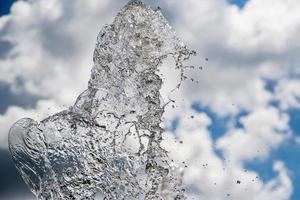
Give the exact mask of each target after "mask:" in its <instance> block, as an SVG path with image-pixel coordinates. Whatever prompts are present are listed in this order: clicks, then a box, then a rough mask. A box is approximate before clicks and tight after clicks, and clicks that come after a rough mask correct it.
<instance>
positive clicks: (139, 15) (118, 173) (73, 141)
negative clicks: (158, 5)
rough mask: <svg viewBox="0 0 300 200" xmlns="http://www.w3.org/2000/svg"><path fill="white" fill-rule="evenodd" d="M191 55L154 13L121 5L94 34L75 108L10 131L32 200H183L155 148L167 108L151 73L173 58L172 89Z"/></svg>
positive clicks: (177, 173) (173, 172) (176, 175)
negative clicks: (91, 54)
mask: <svg viewBox="0 0 300 200" xmlns="http://www.w3.org/2000/svg"><path fill="white" fill-rule="evenodd" d="M193 54H195V52H193V51H191V50H189V49H188V48H187V47H186V46H185V45H184V44H183V43H182V42H181V41H180V39H179V38H178V37H177V36H176V34H175V32H174V30H173V29H172V28H171V27H170V25H169V24H168V22H167V21H166V19H165V18H164V17H163V15H162V13H161V12H160V11H159V10H157V11H155V10H153V9H152V8H150V7H149V6H148V5H145V4H144V3H142V2H141V1H131V2H129V3H128V4H127V5H126V6H125V7H124V8H123V9H122V10H121V11H120V12H119V13H118V14H117V16H116V18H115V20H114V22H113V23H112V24H110V25H107V26H105V27H104V28H103V29H102V30H101V32H100V33H99V35H98V38H97V43H96V48H95V52H94V58H93V59H94V66H93V69H92V74H91V79H90V81H89V86H88V89H87V90H85V91H84V92H83V93H82V94H80V96H79V97H78V98H77V100H76V102H75V104H74V105H73V106H72V107H71V108H70V109H68V110H64V111H62V112H60V113H57V114H55V115H53V116H51V117H48V118H47V119H44V120H43V121H41V122H36V121H34V120H32V119H29V118H26V119H21V120H19V121H18V122H16V123H15V124H14V125H13V126H12V128H11V130H10V133H9V147H10V152H11V154H12V156H13V159H14V161H15V164H16V166H17V168H18V170H19V172H20V174H21V175H22V177H23V179H24V181H25V182H26V183H27V185H28V186H29V188H30V189H31V191H32V192H33V193H34V194H35V195H36V197H37V199H41V200H44V199H53V200H58V199H64V200H65V199H66V200H69V199H70V200H75V199H86V200H88V199H101V198H102V197H103V198H104V199H118V200H120V199H126V200H130V199H147V200H154V199H155V200H156V199H178V200H179V199H185V195H184V188H183V186H182V180H181V177H182V171H181V169H180V168H178V167H175V165H174V164H173V163H172V161H171V159H170V158H169V156H168V152H167V151H166V150H165V149H164V148H163V147H162V146H161V142H162V133H163V131H164V129H163V128H162V115H163V113H164V108H165V106H166V105H167V104H168V103H169V102H162V100H161V94H160V89H161V87H162V82H163V81H162V78H161V77H160V76H159V75H158V70H159V67H160V66H161V64H162V63H163V61H164V60H165V59H166V58H167V57H168V58H170V57H171V58H172V59H174V61H175V63H176V64H175V65H174V67H173V69H174V70H178V71H179V72H180V74H181V81H180V82H179V83H178V85H174V88H178V87H179V86H180V84H181V82H182V81H183V80H185V79H186V76H185V67H184V66H183V64H182V63H183V61H184V60H187V59H188V58H189V57H190V56H191V55H193ZM170 92H171V91H170ZM170 101H172V100H170Z"/></svg>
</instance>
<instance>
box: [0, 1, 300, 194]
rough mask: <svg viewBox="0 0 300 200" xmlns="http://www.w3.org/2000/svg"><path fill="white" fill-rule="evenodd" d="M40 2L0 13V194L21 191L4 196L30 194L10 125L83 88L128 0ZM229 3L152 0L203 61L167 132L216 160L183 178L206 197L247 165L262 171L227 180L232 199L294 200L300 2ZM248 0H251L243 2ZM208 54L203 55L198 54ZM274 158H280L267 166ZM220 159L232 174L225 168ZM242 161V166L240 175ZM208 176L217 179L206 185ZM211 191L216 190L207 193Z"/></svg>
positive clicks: (298, 156)
mask: <svg viewBox="0 0 300 200" xmlns="http://www.w3.org/2000/svg"><path fill="white" fill-rule="evenodd" d="M41 1H43V3H41V4H37V3H32V4H27V3H24V2H18V3H17V5H16V7H15V10H14V11H15V12H14V15H13V17H12V18H10V19H9V20H8V22H3V21H1V20H0V102H1V103H0V127H1V130H2V131H3V132H1V133H0V166H1V171H0V177H4V180H5V181H3V180H2V181H1V180H0V199H3V198H5V199H12V200H19V199H22V197H20V196H18V197H11V196H10V195H12V193H15V194H19V193H20V194H22V195H25V196H26V195H28V190H27V189H26V187H25V185H24V183H23V182H22V181H21V179H20V177H19V176H18V175H17V172H16V170H15V168H14V167H13V164H12V162H11V159H10V157H9V154H8V151H7V142H6V141H7V131H8V129H9V127H10V125H11V124H12V123H13V122H15V121H16V120H17V119H19V118H21V117H26V116H28V117H32V118H35V117H36V118H37V119H40V118H38V117H40V116H46V115H47V114H48V113H49V112H50V113H52V114H53V113H55V112H56V111H59V110H61V107H62V105H67V106H68V105H72V103H73V101H74V99H75V98H76V97H77V96H78V94H79V93H80V92H81V91H83V90H84V89H85V88H86V85H87V81H88V78H89V73H90V72H89V71H90V68H91V67H90V66H92V63H91V60H92V51H93V48H94V43H95V38H96V35H97V34H98V32H99V30H100V28H101V27H102V26H103V25H104V24H107V23H110V22H111V20H112V19H113V17H114V15H115V14H116V12H117V11H118V10H119V9H120V8H121V7H122V6H123V5H124V2H125V1H109V0H103V1H99V2H95V1H92V0H86V1H85V3H84V4H83V3H82V1H81V0H66V2H65V4H64V3H62V1H59V0H41ZM69 1H70V2H71V1H72V5H73V6H72V7H70V6H68V3H70V2H69ZM224 1H225V0H224ZM12 2H13V1H6V0H3V1H1V2H0V16H1V15H6V14H10V13H9V10H10V6H11V4H12ZM33 2H34V1H33ZM74 2H76V3H74ZM228 2H229V3H231V4H234V5H237V6H238V7H239V8H240V9H239V10H238V11H236V10H237V9H231V8H232V6H230V5H229V4H224V3H220V0H203V2H201V1H199V3H197V2H195V1H192V0H185V1H157V2H155V3H153V4H159V5H160V4H161V7H162V8H163V9H165V11H164V10H163V12H164V13H167V17H168V18H169V20H170V21H171V24H172V25H173V26H174V28H175V30H177V31H178V34H179V35H180V37H181V38H183V41H185V42H186V43H187V45H188V46H191V47H193V48H194V49H196V50H197V52H198V56H197V58H196V62H197V64H198V63H200V65H203V66H204V68H203V70H201V73H195V74H192V75H193V76H195V78H196V79H198V80H199V84H198V85H196V86H195V85H192V84H186V86H184V89H183V91H181V92H180V93H179V94H178V98H179V99H185V101H184V102H182V103H179V105H178V108H177V109H178V112H177V113H173V112H175V111H172V114H170V115H167V117H166V121H170V122H171V126H170V127H171V129H170V130H169V131H170V132H173V133H172V134H171V136H170V137H173V136H174V135H176V137H178V138H180V139H182V140H183V141H184V143H183V144H184V145H182V147H178V149H180V148H182V149H181V153H182V152H183V153H184V152H185V151H187V152H188V151H192V152H193V153H191V154H188V156H190V157H188V158H187V160H190V162H191V166H192V167H191V168H195V167H196V166H198V165H199V163H197V162H196V160H199V162H200V163H202V162H207V163H210V165H211V166H213V167H212V168H208V169H205V170H207V171H205V170H204V169H202V168H201V169H200V168H199V170H198V171H196V172H194V173H192V175H191V177H190V180H191V181H190V182H189V183H188V184H190V185H194V186H195V187H196V188H198V190H199V191H201V193H202V194H203V195H204V197H207V198H208V200H214V199H218V198H220V196H222V195H223V193H224V192H227V189H228V188H227V185H226V184H227V183H230V181H232V179H233V180H236V179H238V178H242V179H243V180H245V182H247V180H248V179H249V177H251V176H252V173H254V174H257V176H258V177H259V180H258V181H257V182H255V183H253V184H256V185H251V184H249V185H247V189H248V190H247V191H244V190H242V189H241V187H239V186H236V184H233V185H232V186H231V188H229V190H230V192H232V196H231V198H232V199H234V200H239V199H241V198H240V197H241V196H242V197H243V195H245V194H246V195H247V198H249V199H250V200H251V198H252V199H255V198H256V197H257V196H256V195H261V196H263V197H264V198H265V199H264V200H273V199H274V196H276V197H278V199H276V200H287V199H289V200H299V199H300V125H299V124H300V91H299V88H300V78H299V77H300V70H299V65H300V59H299V58H298V57H299V56H298V53H299V50H300V37H299V34H298V33H299V31H300V30H298V29H297V28H295V27H300V16H299V14H298V13H300V12H299V10H300V3H299V1H298V0H291V2H292V6H291V5H290V4H289V3H288V2H284V1H281V0H274V1H273V3H272V5H270V4H269V3H268V2H269V1H268V0H250V1H241V0H228ZM247 3H248V4H250V3H253V4H252V6H251V7H250V6H249V7H248V6H245V5H246V4H247ZM203 5H205V6H203ZM155 6H156V5H155ZM273 6H274V7H273ZM230 7H231V8H230ZM277 8H280V9H277ZM186 10H188V11H189V13H188V14H187V13H186ZM266 11H268V12H266ZM211 13H214V15H212V14H211ZM207 16H209V17H207ZM276 19H282V21H280V23H278V22H277V21H276ZM283 19H286V20H283ZM274 20H275V21H274ZM8 24H9V25H8ZM66 36H67V37H66ZM66 38H67V39H66ZM62 43H63V45H62ZM62 51H64V52H66V53H65V54H64V55H62V54H61V52H62ZM206 57H208V58H209V62H205V61H204V60H205V59H204V58H206ZM54 66H55V67H54ZM168 76H169V78H172V76H173V74H168ZM180 102H181V101H180ZM51 109H53V110H54V111H52V110H51ZM49 110H50V111H49ZM191 113H194V114H193V116H195V120H196V121H193V120H192V119H191V118H190V116H191ZM262 116H263V117H262ZM186 118H189V120H187V119H186ZM41 119H42V117H41ZM174 133H175V134H174ZM193 134H195V135H193ZM189 137H192V139H191V138H189ZM185 145H186V146H185ZM190 147H193V148H190ZM252 148H253V149H252ZM191 149H192V150H191ZM248 149H250V150H248ZM257 149H259V150H260V151H261V153H257V152H256V150H257ZM181 153H179V154H180V155H181ZM179 154H178V156H180V155H179ZM193 156H194V157H193ZM224 159H226V160H231V163H229V164H228V163H227V162H225V161H224ZM192 161H195V162H192ZM277 161H280V162H282V163H283V164H284V165H283V167H281V168H279V170H278V168H276V167H275V169H276V170H274V166H276V163H277ZM193 163H194V164H195V165H194V166H193ZM227 165H228V166H227ZM231 165H232V166H231ZM224 166H226V167H227V168H228V169H231V170H232V171H231V173H232V176H234V177H227V176H226V174H225V175H224V172H223V167H224ZM227 168H226V169H227ZM243 168H245V169H247V170H248V171H249V173H248V174H246V175H245V174H241V173H240V171H243ZM197 169H198V168H197ZM188 170H189V169H188ZM189 173H190V171H187V174H188V175H189ZM206 175H207V177H206ZM208 175H211V176H208ZM214 175H217V176H216V177H215V176H214ZM197 176H199V177H200V178H199V179H197V178H195V177H197ZM212 177H213V178H212ZM280 177H285V178H286V180H290V181H291V183H292V186H290V185H289V184H288V182H289V181H282V180H281V179H280ZM211 179H212V180H211ZM215 179H217V180H215ZM250 179H251V178H250ZM8 180H9V181H8ZM211 181H218V183H220V184H218V185H217V186H213V187H212V186H210V185H208V184H209V183H210V182H211ZM272 181H273V182H276V183H278V185H277V186H276V187H274V189H273V190H272V189H269V188H268V184H269V183H271V182H272ZM250 182H251V181H250ZM222 183H226V184H224V185H222ZM243 183H244V182H243ZM247 184H248V183H247ZM245 185H246V183H245ZM202 186H203V187H202ZM242 186H244V185H242ZM10 188H15V190H10ZM291 189H292V190H293V192H290V190H291ZM211 191H213V193H214V194H215V195H216V196H207V194H210V193H211ZM22 195H21V196H22ZM205 195H206V196H205ZM219 195H220V196H219ZM239 195H241V196H239ZM9 196H10V197H9ZM248 196H249V197H248ZM261 196H260V197H261ZM202 197H203V196H202ZM245 198H246V197H245ZM28 199H30V196H29V198H28ZM246 200H248V199H246Z"/></svg>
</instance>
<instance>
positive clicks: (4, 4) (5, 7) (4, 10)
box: [0, 0, 14, 16]
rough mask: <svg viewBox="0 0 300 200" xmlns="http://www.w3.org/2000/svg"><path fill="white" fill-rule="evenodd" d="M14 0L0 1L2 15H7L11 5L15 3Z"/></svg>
mask: <svg viewBox="0 0 300 200" xmlns="http://www.w3.org/2000/svg"><path fill="white" fill-rule="evenodd" d="M13 2H14V0H2V1H1V2H0V16H1V15H6V14H8V13H9V11H10V7H11V5H12V4H13Z"/></svg>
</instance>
